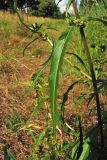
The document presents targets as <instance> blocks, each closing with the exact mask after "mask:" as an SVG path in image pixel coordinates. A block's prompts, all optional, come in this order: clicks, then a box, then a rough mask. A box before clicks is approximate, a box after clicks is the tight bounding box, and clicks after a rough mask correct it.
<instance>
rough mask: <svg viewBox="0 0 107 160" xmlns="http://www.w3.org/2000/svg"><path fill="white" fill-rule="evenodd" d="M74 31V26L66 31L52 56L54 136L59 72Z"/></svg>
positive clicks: (50, 82)
mask: <svg viewBox="0 0 107 160" xmlns="http://www.w3.org/2000/svg"><path fill="white" fill-rule="evenodd" d="M71 33H72V28H70V29H69V30H68V31H66V32H64V33H63V34H62V35H61V36H60V38H59V40H58V42H57V43H56V45H55V46H54V50H53V53H52V58H51V60H52V61H51V69H50V74H49V85H50V99H51V110H52V120H53V131H54V136H55V137H56V112H57V103H56V97H57V90H58V83H59V74H60V72H61V68H62V64H63V60H64V54H65V50H66V47H67V43H68V41H69V38H70V36H71Z"/></svg>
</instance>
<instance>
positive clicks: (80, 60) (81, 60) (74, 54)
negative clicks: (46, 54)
mask: <svg viewBox="0 0 107 160" xmlns="http://www.w3.org/2000/svg"><path fill="white" fill-rule="evenodd" d="M67 53H68V54H70V55H73V56H75V57H76V58H77V60H78V61H79V62H80V63H81V64H82V65H83V67H84V68H85V69H86V71H88V69H87V68H86V65H85V63H84V60H83V59H82V58H81V57H80V56H79V55H77V54H76V53H69V52H67Z"/></svg>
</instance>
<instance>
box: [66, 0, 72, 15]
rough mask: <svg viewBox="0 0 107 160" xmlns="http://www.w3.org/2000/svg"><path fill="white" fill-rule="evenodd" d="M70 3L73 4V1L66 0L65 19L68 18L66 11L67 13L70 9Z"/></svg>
mask: <svg viewBox="0 0 107 160" xmlns="http://www.w3.org/2000/svg"><path fill="white" fill-rule="evenodd" d="M72 2H73V0H68V3H67V5H66V17H67V16H68V11H69V8H70V6H71V4H72Z"/></svg>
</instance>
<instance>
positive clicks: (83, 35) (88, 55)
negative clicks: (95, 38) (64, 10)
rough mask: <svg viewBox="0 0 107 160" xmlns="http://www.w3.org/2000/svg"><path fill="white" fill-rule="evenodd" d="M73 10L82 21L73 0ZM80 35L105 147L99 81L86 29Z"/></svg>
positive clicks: (102, 143) (82, 29)
mask: <svg viewBox="0 0 107 160" xmlns="http://www.w3.org/2000/svg"><path fill="white" fill-rule="evenodd" d="M73 8H74V12H75V15H76V18H78V19H80V16H79V12H78V8H77V4H76V0H73ZM80 34H81V39H82V42H83V46H84V51H85V54H86V56H87V60H88V63H89V67H90V72H91V77H92V83H93V89H94V92H95V98H96V106H97V116H98V124H99V126H100V135H101V146H102V147H103V146H104V137H103V125H102V118H101V108H100V99H99V93H98V87H97V81H96V76H95V72H94V67H93V61H92V58H91V55H90V51H89V47H88V43H87V39H86V37H85V33H84V28H83V27H82V26H81V27H80Z"/></svg>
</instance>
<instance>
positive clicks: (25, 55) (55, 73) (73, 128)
mask: <svg viewBox="0 0 107 160" xmlns="http://www.w3.org/2000/svg"><path fill="white" fill-rule="evenodd" d="M93 2H94V1H93ZM95 3H96V1H95ZM71 5H73V8H74V13H75V15H71V16H70V14H69V13H68V10H69V8H70V6H71ZM89 5H91V7H93V3H92V4H89ZM99 6H100V3H98V5H97V6H96V8H97V7H98V8H97V9H99ZM101 7H102V8H103V9H104V6H103V5H102V3H101ZM15 9H16V8H15ZM100 9H101V8H100ZM81 10H83V4H82V2H81V9H80V13H79V12H78V8H77V5H76V1H75V0H73V1H72V0H69V1H68V4H67V7H66V19H67V21H65V20H54V19H53V20H52V19H49V18H35V17H28V19H27V20H28V21H26V16H25V15H24V16H23V17H24V18H22V15H20V12H18V11H17V10H16V12H17V15H18V17H19V20H20V21H19V20H18V19H17V18H16V15H15V16H13V15H10V14H9V13H7V14H6V15H5V21H3V17H2V14H3V13H1V19H0V21H1V22H0V24H1V28H0V29H1V30H2V31H3V32H2V34H1V35H0V38H1V39H2V38H3V36H4V37H5V40H4V41H5V42H3V44H4V43H5V44H7V42H8V43H9V42H10V43H12V44H11V48H10V50H9V49H8V47H7V52H8V53H9V54H8V56H7V54H6V53H7V52H6V51H5V49H6V46H5V47H4V46H3V44H1V49H2V51H1V56H0V61H1V72H0V73H1V75H3V76H4V77H6V75H8V76H10V77H12V75H13V73H15V72H16V73H17V74H15V75H17V77H20V76H22V75H20V70H21V69H22V68H21V67H19V68H17V67H16V64H15V63H16V62H17V61H18V63H19V66H20V65H22V63H23V61H24V62H25V61H27V60H28V62H29V61H31V63H32V62H33V61H34V60H35V61H34V63H33V65H35V64H36V67H38V66H39V67H38V68H36V69H35V70H36V71H35V70H33V71H32V68H30V67H29V65H31V63H27V66H26V65H25V64H24V65H23V67H25V68H27V69H28V70H27V72H30V80H28V79H27V78H26V77H25V79H23V80H21V81H20V78H19V79H18V78H16V79H17V81H14V77H12V78H13V81H12V82H11V83H10V84H11V86H12V85H13V84H14V85H15V86H17V87H19V86H20V88H18V90H16V91H17V92H15V93H14V94H15V95H14V97H13V98H12V99H10V101H11V104H13V106H14V108H13V111H11V110H10V111H11V116H10V117H9V116H8V117H9V118H8V121H6V125H7V127H8V129H9V132H11V133H13V132H14V133H15V134H18V139H21V140H20V142H21V144H23V145H24V143H25V145H26V146H27V147H28V148H27V149H28V150H30V154H28V155H27V157H24V158H22V159H25V160H27V159H29V160H35V159H36V160H62V159H64V160H71V159H73V160H87V159H89V158H90V159H92V160H94V159H96V158H97V157H99V156H100V155H99V153H100V151H101V150H102V149H103V148H104V136H103V133H104V132H103V123H104V119H103V116H102V113H103V112H102V110H103V107H105V97H106V92H107V88H106V85H107V76H106V68H107V65H106V58H107V57H106V52H107V38H106V37H107V35H106V34H105V33H106V31H107V28H106V26H107V21H106V13H105V10H104V12H101V14H100V12H99V14H98V13H97V14H96V10H94V11H93V12H92V10H90V9H89V12H88V13H87V14H86V16H84V14H83V12H82V11H81ZM6 16H8V17H9V18H7V17H6ZM13 19H14V23H12V24H11V21H12V20H13ZM34 19H35V20H34ZM6 24H7V25H6ZM15 28H16V29H15ZM99 28H100V30H99ZM13 34H14V38H13ZM12 41H13V42H12ZM23 42H24V43H23ZM24 48H25V49H24ZM23 49H24V52H23ZM9 51H10V52H9ZM21 53H22V54H21ZM29 53H30V54H29ZM44 55H45V56H46V57H45V58H44ZM18 56H19V57H18ZM20 57H21V58H20ZM18 58H19V59H18ZM32 58H33V59H32ZM41 59H42V63H40V60H41ZM38 60H39V61H38ZM14 62H15V63H14ZM5 63H6V66H5V65H4V64H5ZM23 72H24V70H23ZM23 72H21V74H24V73H23ZM27 72H26V71H25V74H24V76H25V75H26V74H27ZM19 75H20V76H19ZM24 76H23V77H24ZM6 78H7V77H6ZM25 81H26V82H27V83H26V84H25ZM9 82H10V81H9ZM29 84H30V85H29ZM2 86H3V85H2ZM21 87H25V88H24V92H23V93H22V92H21V91H22V90H21V89H22V88H21ZM7 88H9V87H7ZM14 89H15V88H14ZM7 90H8V91H7ZM7 90H6V91H7V92H6V93H7V95H8V94H9V92H10V91H9V89H7ZM33 92H34V93H33ZM28 98H31V99H30V101H31V103H30V104H29V106H28V104H27V103H28V102H29V99H28ZM32 99H33V100H34V102H32ZM22 100H24V101H27V103H26V102H23V101H22ZM19 102H20V104H21V105H22V108H21V109H20V111H19V112H18V114H15V111H17V110H18V107H19V106H20V105H18V103H19ZM32 104H33V107H32ZM17 106H18V107H17ZM19 108H20V107H19ZM13 112H14V113H13ZM26 112H28V113H26ZM16 113H17V112H16ZM21 132H24V134H27V136H29V138H31V139H30V140H28V141H27V142H26V141H25V139H27V138H28V137H27V136H26V138H24V140H23V133H21ZM20 134H21V136H20ZM19 137H20V138H19ZM29 141H30V144H29V143H28V142H29ZM96 146H97V147H96ZM6 157H9V158H10V159H17V153H16V152H15V150H14V149H13V148H12V146H10V145H9V146H8V145H7V146H6ZM6 157H5V158H6ZM15 157H16V158H15ZM20 159H21V158H20Z"/></svg>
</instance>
